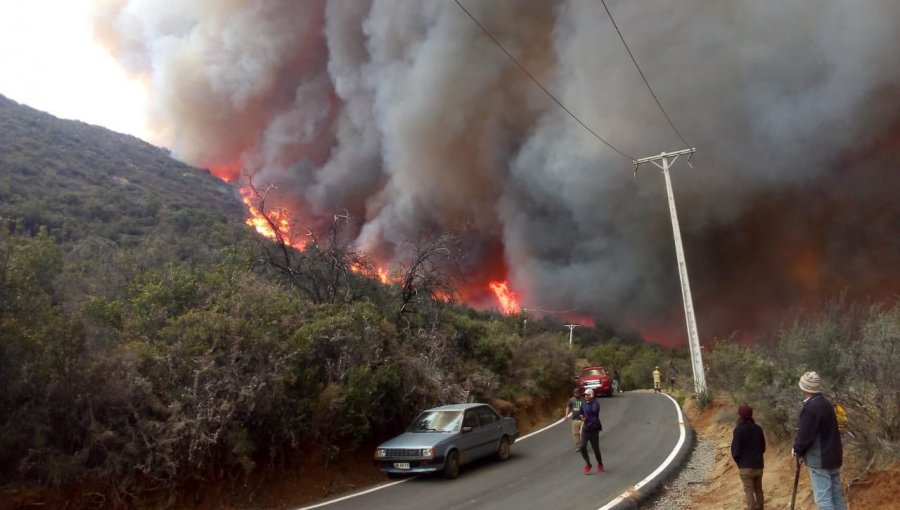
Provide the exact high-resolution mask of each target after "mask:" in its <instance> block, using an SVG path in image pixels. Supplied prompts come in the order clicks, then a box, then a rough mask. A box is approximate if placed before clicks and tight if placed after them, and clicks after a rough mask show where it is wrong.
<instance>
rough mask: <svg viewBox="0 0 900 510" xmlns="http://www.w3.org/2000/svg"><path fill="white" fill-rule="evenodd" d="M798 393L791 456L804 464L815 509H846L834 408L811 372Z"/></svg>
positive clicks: (841, 453) (806, 374)
mask: <svg viewBox="0 0 900 510" xmlns="http://www.w3.org/2000/svg"><path fill="white" fill-rule="evenodd" d="M800 391H801V392H802V393H803V396H804V397H805V398H804V400H803V409H802V410H801V411H800V418H799V420H798V424H797V437H796V438H794V448H793V450H792V451H791V454H792V455H794V456H795V457H800V458H802V459H803V462H805V463H806V467H807V469H808V470H809V481H810V485H812V491H813V497H814V498H815V500H816V506H818V507H819V510H846V508H847V506H846V504H845V503H844V495H843V494H842V493H841V463H842V461H843V447H842V446H841V433H840V431H839V430H838V422H837V417H836V416H835V413H834V407H833V406H832V405H831V402H829V401H828V399H826V398H825V397H824V396H822V380H821V378H820V377H819V374H817V373H815V372H806V373H805V374H803V377H801V378H800Z"/></svg>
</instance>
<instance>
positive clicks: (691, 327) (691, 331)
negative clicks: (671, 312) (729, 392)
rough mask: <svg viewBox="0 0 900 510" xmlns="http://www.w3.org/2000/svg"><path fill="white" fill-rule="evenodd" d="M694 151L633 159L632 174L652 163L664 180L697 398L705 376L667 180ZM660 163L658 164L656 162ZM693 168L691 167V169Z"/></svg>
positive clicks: (678, 231)
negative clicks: (680, 159) (681, 159)
mask: <svg viewBox="0 0 900 510" xmlns="http://www.w3.org/2000/svg"><path fill="white" fill-rule="evenodd" d="M696 151H697V149H695V148H690V149H682V150H680V151H675V152H663V153H661V154H660V155H658V156H649V157H646V158H641V159H635V160H633V163H634V174H635V176H637V169H638V166H640V165H641V163H653V164H654V165H656V166H657V167H659V168H660V169H662V173H663V176H664V177H665V178H666V192H667V193H668V195H669V214H670V215H671V216H672V234H673V236H674V237H675V255H676V256H677V257H678V276H679V278H681V298H682V300H683V301H684V318H685V321H686V322H687V332H688V344H689V346H690V349H691V368H692V369H693V371H694V391H695V392H696V393H697V394H703V393H706V376H705V375H704V371H703V358H702V356H701V354H700V335H698V334H697V320H696V319H695V318H694V301H693V299H692V298H691V283H690V281H689V280H688V274H687V264H685V262H684V248H683V247H682V246H681V229H679V227H678V213H677V212H676V211H675V195H674V194H673V192H672V178H671V177H669V167H670V166H671V165H672V164H674V163H675V160H676V159H678V156H683V155H688V164H689V165H691V159H690V158H692V157H693V155H694V153H695V152H696ZM660 161H662V164H660V163H659V162H660ZM691 166H693V165H691Z"/></svg>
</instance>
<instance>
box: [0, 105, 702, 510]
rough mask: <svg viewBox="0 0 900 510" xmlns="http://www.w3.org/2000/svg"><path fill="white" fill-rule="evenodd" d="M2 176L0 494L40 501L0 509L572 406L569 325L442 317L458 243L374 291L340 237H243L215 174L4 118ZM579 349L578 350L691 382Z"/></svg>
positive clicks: (583, 339)
mask: <svg viewBox="0 0 900 510" xmlns="http://www.w3.org/2000/svg"><path fill="white" fill-rule="evenodd" d="M0 175H2V180H0V221H2V228H0V338H2V340H0V483H2V487H3V488H4V490H5V491H6V494H7V496H9V495H10V494H14V493H15V494H20V496H21V492H17V491H19V490H20V489H22V488H30V490H31V491H35V492H28V494H32V496H29V498H30V499H29V498H23V497H16V498H13V497H6V498H0V500H4V501H5V502H6V503H0V507H3V506H4V505H12V506H15V505H16V504H21V505H23V506H24V505H27V504H30V503H41V502H42V501H46V500H45V499H42V498H44V496H43V495H42V494H45V493H48V491H53V490H62V489H67V488H72V487H79V486H82V487H88V488H89V490H87V489H86V490H84V491H83V492H84V494H86V497H85V498H77V497H74V498H70V499H69V500H68V501H67V503H66V504H68V505H69V506H70V507H71V508H77V507H80V506H84V507H96V506H98V504H99V503H98V501H101V502H102V504H103V506H105V507H110V508H116V507H141V506H146V505H150V504H152V505H154V506H155V507H166V506H175V505H176V501H177V498H178V494H179V491H180V490H182V489H183V488H185V487H187V486H191V487H197V486H198V484H199V486H200V487H202V486H203V484H214V483H223V482H224V483H228V484H231V485H232V486H233V487H234V488H235V490H237V489H238V488H239V487H241V486H242V482H241V480H243V479H245V478H246V477H248V476H251V475H252V474H253V473H255V472H258V471H260V470H266V471H267V472H272V471H279V470H286V469H290V468H291V467H292V466H295V465H296V464H298V463H303V462H304V461H305V460H304V458H305V455H306V452H308V451H309V449H308V448H307V447H308V446H309V445H315V446H316V449H317V450H318V451H324V452H326V453H327V455H326V459H325V460H326V461H327V460H328V458H334V457H336V456H338V455H340V454H341V453H342V452H346V451H347V450H351V449H354V448H358V447H359V446H360V445H362V444H366V443H371V442H372V441H375V440H377V439H379V438H384V437H386V436H388V435H391V434H393V433H396V432H397V431H398V430H400V429H401V428H402V427H404V426H405V425H406V424H407V423H408V421H409V420H410V419H411V418H412V416H413V415H414V414H415V413H416V412H418V411H419V410H421V409H422V408H423V407H426V406H431V405H435V404H439V403H447V402H454V401H471V400H483V399H488V398H502V399H507V400H510V401H514V400H515V399H516V398H518V397H522V396H528V397H540V396H549V395H558V394H560V392H565V393H567V392H568V391H569V389H570V388H571V385H572V384H573V381H572V377H573V375H574V370H575V359H576V356H575V353H573V352H572V351H570V350H569V348H568V342H567V340H568V335H567V333H568V332H567V330H565V328H563V327H562V325H561V324H557V323H554V322H551V321H546V320H532V319H531V318H530V319H529V320H528V328H527V331H526V330H525V328H524V322H525V321H524V320H523V319H524V318H523V317H503V316H500V315H498V314H496V313H492V312H479V311H475V310H471V309H468V308H466V307H464V306H460V305H458V304H456V303H454V301H453V299H452V297H453V290H454V285H455V281H454V280H453V277H452V276H451V274H452V273H451V272H450V271H447V267H448V264H452V262H453V260H452V257H446V256H445V255H446V254H448V253H451V248H452V256H453V257H456V256H464V254H462V253H463V251H464V250H463V249H462V248H461V247H459V246H458V243H457V242H456V241H455V240H454V239H453V238H452V236H437V237H429V236H427V235H424V236H423V238H422V239H420V240H414V241H411V242H410V244H411V246H412V247H413V248H412V249H411V258H410V260H409V261H408V263H406V264H404V265H402V266H400V267H398V268H396V274H397V276H398V277H399V279H398V280H397V281H398V283H396V284H392V285H381V284H379V283H377V280H376V279H372V278H366V277H364V276H362V274H364V273H365V272H366V270H367V269H366V268H371V264H370V263H369V262H368V261H367V260H366V257H365V255H364V254H361V253H358V252H357V251H356V250H355V249H354V247H353V246H352V245H350V244H348V243H347V242H346V241H344V240H343V239H344V236H342V232H343V231H344V229H345V228H347V227H348V225H349V223H351V222H352V219H351V218H346V217H340V218H338V217H337V216H336V222H335V225H334V226H332V228H330V229H328V230H327V231H325V232H318V233H316V234H315V235H314V236H313V238H312V239H313V241H314V242H312V243H311V244H310V245H309V246H308V247H307V248H306V250H305V251H303V252H298V251H296V250H293V249H290V248H289V247H288V246H286V245H285V244H283V243H279V242H278V241H268V240H264V239H262V238H260V237H259V236H257V235H255V234H254V233H252V232H251V231H250V230H249V229H248V228H247V227H246V226H245V225H244V224H243V220H244V214H245V213H244V210H243V206H242V205H241V204H240V202H239V201H238V200H237V198H236V192H235V190H234V189H233V188H232V187H231V186H229V185H227V184H225V183H223V182H221V181H219V180H217V179H215V178H214V177H213V176H211V175H210V174H209V173H208V172H206V171H203V170H200V169H196V168H192V167H189V166H186V165H183V164H181V163H178V162H177V161H174V160H173V159H171V158H170V157H169V156H168V155H167V154H166V152H165V151H164V150H162V149H159V148H156V147H153V146H151V145H148V144H146V143H144V142H142V141H140V140H137V139H135V138H132V137H129V136H125V135H120V134H116V133H113V132H110V131H107V130H105V129H102V128H98V127H93V126H88V125H85V124H82V123H79V122H72V121H64V120H59V119H56V118H54V117H51V116H49V115H46V114H44V113H41V112H37V111H35V110H33V109H30V108H28V107H25V106H22V105H19V104H17V103H15V102H13V101H10V100H8V99H6V98H2V97H0ZM260 202H262V201H260ZM260 206H261V207H264V206H263V204H262V203H260ZM582 329H583V331H582V330H580V331H578V332H577V342H576V343H577V344H578V345H579V347H580V348H590V347H591V346H599V345H601V344H605V345H609V346H614V347H613V350H612V351H610V352H617V349H619V348H621V349H628V352H629V353H631V354H635V353H637V354H639V355H637V356H634V357H635V359H637V360H639V362H640V363H641V364H647V363H659V362H660V361H661V360H663V359H670V358H677V359H679V362H683V361H684V360H683V355H682V354H679V353H674V352H670V351H665V350H663V349H661V348H659V347H657V346H652V345H648V344H644V343H642V342H640V341H639V339H637V338H636V337H635V336H634V335H627V334H621V333H617V332H616V331H613V330H611V329H608V328H598V329H587V328H582ZM564 330H565V331H566V334H564V333H563V331H564ZM617 335H618V336H617ZM620 338H621V339H620ZM623 352H624V351H623ZM597 361H602V360H597ZM621 363H622V365H621V366H622V367H623V370H625V369H626V368H627V365H628V360H625V359H624V358H623V359H622V362H621ZM641 370H643V368H641ZM625 371H626V372H627V373H626V375H625V380H626V384H627V382H628V381H629V378H630V377H631V375H630V374H631V372H628V371H627V370H625ZM635 374H637V372H635ZM635 377H637V375H636V376H635ZM200 490H202V489H200Z"/></svg>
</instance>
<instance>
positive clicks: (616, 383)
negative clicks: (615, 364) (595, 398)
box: [613, 368, 622, 393]
mask: <svg viewBox="0 0 900 510" xmlns="http://www.w3.org/2000/svg"><path fill="white" fill-rule="evenodd" d="M613 393H622V381H621V379H619V369H618V368H614V369H613Z"/></svg>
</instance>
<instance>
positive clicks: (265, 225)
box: [239, 186, 306, 250]
mask: <svg viewBox="0 0 900 510" xmlns="http://www.w3.org/2000/svg"><path fill="white" fill-rule="evenodd" d="M239 192H240V194H241V201H242V202H244V205H246V206H247V211H248V213H249V215H250V216H249V217H248V218H247V219H246V220H245V221H244V223H246V224H247V225H249V226H251V227H253V229H254V230H256V232H257V233H259V234H260V235H262V236H263V237H266V238H268V239H278V237H279V236H280V237H281V239H283V240H284V242H285V244H287V245H290V246H293V247H294V248H297V249H298V250H302V249H303V248H305V247H306V240H300V241H298V240H295V239H292V238H291V235H290V233H291V215H290V212H289V211H288V210H287V209H285V208H278V209H270V210H268V211H266V212H265V214H264V213H263V212H262V211H260V210H259V207H257V206H256V205H255V204H256V203H257V202H258V197H257V196H256V193H255V192H254V191H253V189H252V188H251V187H250V186H244V187H243V188H240V190H239ZM266 216H268V218H266ZM273 225H274V226H275V228H277V229H278V232H277V233H276V231H275V229H273V228H272V226H273Z"/></svg>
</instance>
